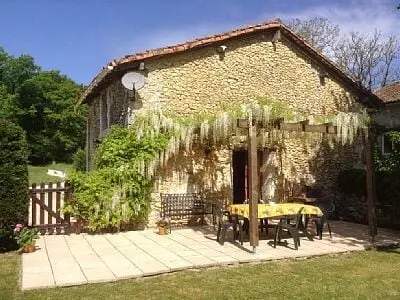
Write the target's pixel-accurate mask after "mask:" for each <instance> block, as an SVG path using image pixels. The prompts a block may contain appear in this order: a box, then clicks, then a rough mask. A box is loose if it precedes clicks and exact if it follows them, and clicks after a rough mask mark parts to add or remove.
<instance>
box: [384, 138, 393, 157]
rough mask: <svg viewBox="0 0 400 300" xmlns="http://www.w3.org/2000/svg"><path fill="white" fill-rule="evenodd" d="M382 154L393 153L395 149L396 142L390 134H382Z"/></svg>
mask: <svg viewBox="0 0 400 300" xmlns="http://www.w3.org/2000/svg"><path fill="white" fill-rule="evenodd" d="M381 147H382V154H391V153H393V150H394V144H393V142H392V139H391V138H390V136H389V135H388V134H384V135H382V140H381Z"/></svg>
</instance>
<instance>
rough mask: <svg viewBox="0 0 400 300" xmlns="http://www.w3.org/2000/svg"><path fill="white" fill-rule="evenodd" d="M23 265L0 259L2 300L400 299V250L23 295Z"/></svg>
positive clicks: (16, 260)
mask: <svg viewBox="0 0 400 300" xmlns="http://www.w3.org/2000/svg"><path fill="white" fill-rule="evenodd" d="M19 261H20V259H19V257H18V256H17V255H16V254H5V255H0V266H1V267H0V299H58V298H60V299H79V300H84V299H196V300H200V299H338V298H340V299H400V285H399V282H400V272H399V270H400V249H397V250H388V251H362V252H357V253H351V254H343V255H337V256H324V257H319V258H312V259H304V260H282V261H276V262H267V263H262V264H247V265H239V266H228V267H220V268H213V269H202V270H190V271H184V272H178V273H174V274H169V275H164V276H156V277H151V278H143V279H139V280H123V281H117V282H113V283H101V284H89V285H82V286H74V287H68V288H51V289H44V290H31V291H25V292H22V291H19V290H18V289H17V282H18V274H19V272H20V269H19V268H20V262H19Z"/></svg>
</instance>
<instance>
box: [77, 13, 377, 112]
mask: <svg viewBox="0 0 400 300" xmlns="http://www.w3.org/2000/svg"><path fill="white" fill-rule="evenodd" d="M272 29H275V30H277V29H280V30H281V32H282V34H285V36H286V37H288V38H289V39H290V40H291V41H292V42H294V43H295V44H297V45H298V46H300V47H301V48H302V50H303V51H305V52H306V53H307V54H308V55H310V56H312V57H314V58H315V59H316V60H318V61H320V62H321V63H323V64H325V65H327V67H328V69H330V70H332V71H333V72H334V73H335V74H336V76H338V77H339V78H340V79H341V80H342V81H344V82H346V83H347V84H349V85H350V86H351V87H352V88H353V89H354V90H356V91H357V92H358V93H360V94H362V95H363V97H365V98H367V99H368V100H367V101H368V103H369V104H370V105H371V106H373V107H379V106H381V105H382V101H381V100H380V99H379V98H378V97H376V96H375V95H374V94H373V93H371V92H370V91H368V90H367V89H365V88H363V87H362V86H361V85H360V84H358V83H357V82H356V81H355V80H354V79H353V78H351V77H349V76H348V75H347V74H345V73H344V72H343V71H342V70H341V69H340V68H339V67H338V66H336V65H335V64H334V63H332V62H331V61H330V60H329V59H327V58H326V57H324V56H323V55H322V54H321V53H320V52H319V51H318V50H316V49H315V48H313V47H312V46H310V45H309V44H308V43H307V42H305V41H304V40H303V39H301V38H300V37H299V36H297V35H296V34H295V33H294V32H293V31H292V30H291V29H289V28H288V27H287V26H286V25H284V24H283V23H281V21H280V20H279V19H278V20H276V21H272V22H267V23H263V24H257V25H250V26H247V27H244V28H239V29H235V30H232V31H229V32H226V33H222V34H216V35H212V36H208V37H204V38H200V39H196V40H194V41H189V42H185V43H182V44H178V45H175V46H167V47H164V48H159V49H154V50H148V51H146V52H142V53H136V54H133V55H126V56H124V57H121V58H119V59H113V60H112V61H111V62H109V63H108V64H107V65H106V66H104V67H103V69H102V70H101V71H100V72H99V73H98V74H97V75H96V76H95V77H94V79H93V80H92V82H91V83H90V84H89V86H88V87H87V88H86V89H85V91H84V93H83V95H82V96H81V97H80V99H79V101H78V103H82V102H87V101H88V99H89V98H90V97H91V96H92V95H93V94H95V93H96V91H98V90H99V89H100V85H101V84H102V83H103V82H104V81H105V79H106V78H107V77H108V76H109V75H110V74H111V73H113V72H115V71H116V70H118V68H119V67H120V66H122V65H126V64H133V66H132V67H134V64H135V63H136V64H139V63H140V62H142V61H144V60H146V59H149V58H157V57H163V56H166V55H171V54H176V53H180V52H184V51H189V50H192V49H196V48H200V47H205V46H208V45H212V44H215V43H219V42H222V41H226V40H230V39H234V38H238V37H242V36H246V35H248V34H252V33H256V32H263V31H268V30H272Z"/></svg>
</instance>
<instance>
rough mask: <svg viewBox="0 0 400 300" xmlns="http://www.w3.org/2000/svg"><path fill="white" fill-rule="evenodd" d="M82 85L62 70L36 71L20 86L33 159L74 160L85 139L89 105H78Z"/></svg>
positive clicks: (22, 116)
mask: <svg viewBox="0 0 400 300" xmlns="http://www.w3.org/2000/svg"><path fill="white" fill-rule="evenodd" d="M80 92H81V87H80V86H79V85H77V84H76V83H75V82H73V81H72V80H70V79H68V78H67V77H66V76H64V75H61V74H60V73H59V72H58V71H47V72H40V73H38V74H35V75H34V76H32V77H31V78H30V79H28V80H26V81H25V82H24V83H23V84H22V85H21V87H20V88H19V90H18V109H19V111H20V116H19V120H20V124H21V126H22V128H23V129H24V130H25V131H26V133H27V138H28V141H29V151H30V159H31V161H32V162H33V163H45V162H49V161H52V160H58V161H70V160H71V159H72V155H73V153H74V152H75V151H76V150H77V149H78V148H79V147H82V146H83V144H84V141H85V129H84V128H85V126H86V125H85V107H84V106H79V107H75V102H76V99H77V97H78V96H79V94H80Z"/></svg>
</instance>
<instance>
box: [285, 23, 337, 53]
mask: <svg viewBox="0 0 400 300" xmlns="http://www.w3.org/2000/svg"><path fill="white" fill-rule="evenodd" d="M289 27H290V28H291V29H292V30H293V31H294V32H296V33H297V34H298V35H300V36H301V37H302V38H303V39H305V40H306V41H307V42H308V43H310V44H311V45H312V46H314V47H315V48H316V49H318V50H320V51H321V52H324V53H325V52H328V51H330V50H331V49H332V48H333V47H334V45H335V44H336V42H337V39H338V38H339V33H340V29H339V26H338V25H334V24H332V23H331V22H330V21H329V20H328V19H326V18H318V17H315V18H311V19H308V20H300V19H293V20H291V21H290V22H289Z"/></svg>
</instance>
